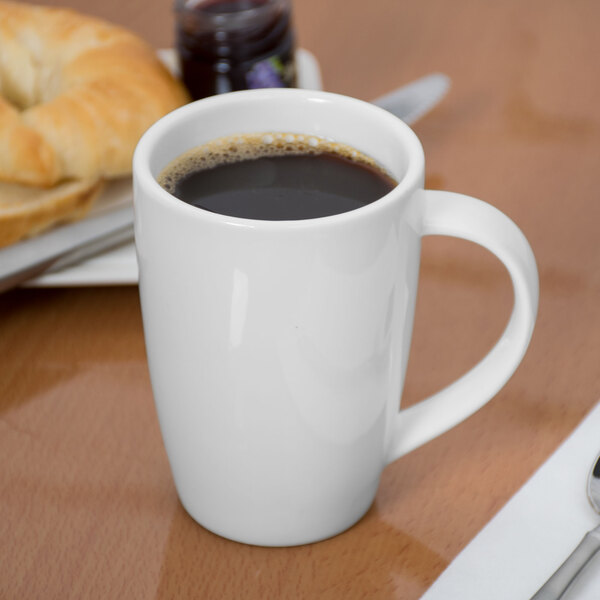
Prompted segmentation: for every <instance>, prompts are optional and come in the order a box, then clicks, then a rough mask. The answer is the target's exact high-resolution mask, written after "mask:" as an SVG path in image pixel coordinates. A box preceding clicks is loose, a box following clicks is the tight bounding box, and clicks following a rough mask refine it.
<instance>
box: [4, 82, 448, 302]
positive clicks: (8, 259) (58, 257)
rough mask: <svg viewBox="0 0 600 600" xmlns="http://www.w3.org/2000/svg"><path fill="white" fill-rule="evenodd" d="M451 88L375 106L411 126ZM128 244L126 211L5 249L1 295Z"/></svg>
mask: <svg viewBox="0 0 600 600" xmlns="http://www.w3.org/2000/svg"><path fill="white" fill-rule="evenodd" d="M449 85H450V79H449V78H448V77H447V76H446V75H442V74H441V73H434V74H431V75H427V76H425V77H422V78H421V79H418V80H417V81H414V82H412V83H409V84H407V85H404V86H402V87H400V88H398V89H397V90H394V91H393V92H390V93H389V94H386V95H385V96H381V97H380V98H377V99H376V100H374V104H376V105H378V106H381V107H382V108H384V109H386V110H388V111H389V112H391V113H393V114H394V115H396V116H397V117H399V118H400V119H402V120H403V121H405V122H406V123H408V124H411V123H413V122H414V121H416V120H417V119H418V118H419V117H421V116H423V115H424V114H425V113H426V112H427V111H429V110H431V108H433V107H434V106H435V105H436V104H437V103H438V102H439V101H440V100H441V99H442V98H443V96H444V95H445V94H446V92H447V91H448V88H449ZM132 239H133V209H132V208H131V207H126V208H121V209H119V210H115V211H112V212H107V213H104V214H101V215H100V216H97V217H88V218H86V219H84V220H83V221H79V222H77V223H73V224H69V225H63V226H61V227H57V228H55V229H52V230H51V231H49V232H48V233H44V234H41V235H38V236H36V237H34V238H32V239H29V240H25V241H23V242H19V243H17V244H14V245H12V246H9V247H7V248H4V249H2V250H0V292H4V291H6V290H8V289H10V288H12V287H15V286H17V285H19V284H21V283H23V282H24V281H27V280H28V279H33V278H34V277H37V276H39V275H41V274H42V273H44V272H50V271H57V270H59V269H62V268H64V267H67V266H69V265H72V264H75V263H77V262H80V261H82V260H84V259H86V258H90V257H91V256H94V255H96V254H99V253H100V252H103V251H106V250H109V249H111V248H113V247H115V246H117V245H119V244H122V243H124V242H126V241H130V240H132Z"/></svg>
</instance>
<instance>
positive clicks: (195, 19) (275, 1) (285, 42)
mask: <svg viewBox="0 0 600 600" xmlns="http://www.w3.org/2000/svg"><path fill="white" fill-rule="evenodd" d="M175 23H176V25H175V27H176V30H175V36H176V45H177V51H178V55H179V61H180V67H181V75H182V78H183V82H184V84H185V85H186V87H187V88H188V90H189V92H190V94H191V96H192V97H193V98H194V99H198V98H204V97H206V96H212V95H214V94H222V93H225V92H230V91H234V90H245V89H252V88H266V87H295V86H296V68H295V61H294V51H295V34H294V28H293V24H292V5H291V0H176V2H175Z"/></svg>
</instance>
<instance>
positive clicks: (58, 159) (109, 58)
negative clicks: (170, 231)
mask: <svg viewBox="0 0 600 600" xmlns="http://www.w3.org/2000/svg"><path fill="white" fill-rule="evenodd" d="M188 100H189V97H188V94H187V92H186V90H185V88H184V87H183V85H182V84H181V83H180V82H179V81H178V80H176V79H175V78H174V77H173V76H172V75H171V74H170V72H169V71H168V70H167V69H166V68H165V67H164V66H163V65H162V63H161V62H160V61H159V60H158V58H157V56H156V54H155V52H154V50H153V49H152V48H151V47H150V46H149V45H148V44H146V42H144V41H143V40H142V39H140V38H139V37H137V36H136V35H134V34H133V33H131V32H129V31H127V30H125V29H124V28H122V27H118V26H116V25H113V24H110V23H107V22H105V21H102V20H100V19H97V18H94V17H91V16H86V15H83V14H80V13H77V12H75V11H72V10H69V9H63V8H50V7H43V6H35V5H31V4H21V3H16V2H3V1H0V182H4V183H7V184H8V183H10V184H16V185H25V186H35V187H36V188H40V192H41V191H42V188H49V187H52V186H57V185H59V186H63V185H64V183H65V182H71V181H77V182H84V181H85V182H86V186H84V187H85V189H87V190H88V192H89V191H91V190H92V189H96V188H97V185H96V183H97V182H98V181H99V180H101V179H105V178H112V177H118V176H122V175H126V174H129V173H130V172H131V160H132V156H133V151H134V149H135V146H136V144H137V142H138V140H139V138H140V137H141V135H142V134H143V133H144V131H145V130H146V129H147V128H148V127H149V126H150V125H151V124H152V123H154V122H155V121H156V120H157V119H159V118H160V117H162V116H163V115H165V114H166V113H168V112H170V111H171V110H173V109H175V108H177V107H178V106H180V105H182V104H184V103H185V102H187V101H188ZM75 187H76V188H77V186H75ZM79 187H81V184H80V185H79ZM14 189H15V190H19V192H18V193H17V195H16V197H20V198H25V197H26V198H30V199H31V202H33V198H34V196H35V194H34V195H33V196H32V193H30V191H23V190H20V188H14ZM65 189H69V190H71V188H65ZM81 189H83V188H81ZM11 190H13V188H10V187H6V186H4V188H3V189H0V200H2V199H3V198H6V197H7V193H8V194H9V195H10V193H11ZM25 192H26V193H25ZM70 194H71V195H72V193H71V192H70ZM86 195H87V196H88V197H89V196H90V194H89V193H87V192H86ZM42 196H43V197H48V195H47V194H46V195H44V194H42ZM52 197H53V198H54V197H56V196H55V194H54V195H52ZM34 204H35V202H34ZM13 208H14V207H13ZM2 211H3V202H0V226H1V225H2V220H3V219H2V214H3V213H2ZM28 211H29V209H27V211H26V212H28ZM67 213H68V210H67ZM67 216H68V215H67ZM0 233H1V232H0ZM2 237H3V236H1V235H0V238H2ZM0 245H1V243H0Z"/></svg>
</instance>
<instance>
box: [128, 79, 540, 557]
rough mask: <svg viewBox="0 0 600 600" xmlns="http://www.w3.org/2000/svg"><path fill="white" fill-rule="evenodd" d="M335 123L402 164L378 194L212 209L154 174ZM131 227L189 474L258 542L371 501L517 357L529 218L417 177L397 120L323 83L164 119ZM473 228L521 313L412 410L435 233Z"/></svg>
mask: <svg viewBox="0 0 600 600" xmlns="http://www.w3.org/2000/svg"><path fill="white" fill-rule="evenodd" d="M257 132H292V133H303V134H308V135H315V136H319V137H321V138H331V139H333V140H336V141H339V142H343V143H346V144H349V145H350V146H353V147H354V148H356V149H358V150H359V151H361V152H363V153H365V154H367V155H368V156H370V157H372V158H374V159H375V160H376V161H377V162H378V163H380V164H381V165H382V166H383V167H384V168H385V169H387V170H388V171H389V172H390V173H391V174H392V175H393V176H394V177H395V178H396V180H397V181H398V182H399V183H398V185H397V186H396V187H395V188H394V189H393V190H392V191H391V192H390V193H388V194H387V195H386V196H384V197H383V198H381V199H379V200H377V201H376V202H374V203H372V204H369V205H366V206H364V207H362V208H359V209H357V210H354V211H350V212H347V213H343V214H339V215H335V216H331V217H323V218H317V219H309V220H304V221H258V220H256V221H255V220H249V219H240V218H234V217H229V216H224V215H220V214H215V213H211V212H207V211H204V210H202V209H198V208H196V207H194V206H191V205H188V204H186V203H184V202H182V201H180V200H178V199H176V198H175V197H173V196H171V195H170V194H169V193H168V192H166V191H165V190H164V189H162V188H161V187H160V186H159V184H158V183H157V181H156V177H157V175H158V174H159V172H160V171H161V170H162V168H163V167H164V166H166V165H167V164H168V163H169V162H170V161H171V160H173V159H174V158H176V157H177V156H179V155H180V154H182V153H183V152H185V151H187V150H188V149H190V148H193V147H195V146H198V145H201V144H203V143H205V142H208V141H210V140H213V139H215V138H218V137H221V136H226V135H232V134H236V133H257ZM133 176H134V207H135V240H136V248H137V255H138V264H139V273H140V283H139V286H140V296H141V304H142V314H143V323H144V333H145V340H146V348H147V355H148V363H149V368H150V376H151V383H152V389H153V394H154V399H155V403H156V408H157V412H158V418H159V422H160V427H161V431H162V435H163V439H164V443H165V447H166V450H167V454H168V458H169V462H170V465H171V469H172V472H173V477H174V481H175V485H176V488H177V491H178V494H179V497H180V499H181V502H182V503H183V505H184V507H185V508H186V510H187V511H188V512H189V513H190V515H191V516H192V517H193V518H194V519H195V520H196V521H198V522H199V523H200V524H202V525H203V526H204V527H206V528H207V529H209V530H211V531H213V532H215V533H217V534H219V535H221V536H224V537H227V538H230V539H233V540H237V541H241V542H246V543H250V544H257V545H267V546H288V545H297V544H303V543H308V542H314V541H317V540H321V539H324V538H327V537H330V536H333V535H335V534H337V533H340V532H341V531H343V530H345V529H347V528H348V527H350V526H352V525H353V524H354V523H356V522H357V521H358V520H359V519H360V518H361V517H362V516H363V514H364V513H365V512H366V511H367V510H368V508H369V506H370V505H371V503H372V501H373V499H374V496H375V493H376V490H377V487H378V484H379V479H380V475H381V472H382V470H383V469H384V467H385V466H386V465H387V464H388V463H390V462H391V461H393V460H396V459H397V458H398V457H400V456H402V455H403V454H405V453H407V452H409V451H411V450H413V449H414V448H416V447H417V446H419V445H421V444H423V443H425V442H427V441H428V440H430V439H432V438H434V437H435V436H437V435H440V434H441V433H443V432H444V431H446V430H448V429H449V428H451V427H453V426H454V425H456V424H458V423H459V422H460V421H462V420H463V419H465V418H466V417H468V416H469V415H471V414H472V413H473V412H474V411H476V410H477V409H479V408H480V407H481V406H482V405H483V404H485V403H486V402H487V401H488V400H489V399H490V398H491V397H492V396H493V395H494V394H496V393H497V391H498V390H499V389H500V388H501V387H502V386H503V385H504V384H505V382H506V381H507V380H508V379H509V377H510V376H511V375H512V373H513V372H514V370H515V369H516V367H517V366H518V364H519V363H520V361H521V359H522V357H523V355H524V353H525V351H526V348H527V346H528V344H529V340H530V338H531V334H532V331H533V327H534V323H535V318H536V313H537V303H538V275H537V269H536V264H535V259H534V256H533V253H532V251H531V248H530V246H529V244H528V242H527V240H526V239H525V237H524V236H523V234H522V233H521V231H520V230H519V229H518V228H517V226H516V225H515V224H514V223H513V222H512V221H511V220H510V219H508V217H506V216H505V215H504V214H502V213H501V212H499V211H498V210H497V209H495V208H493V207H492V206H490V205H489V204H486V203H484V202H482V201H480V200H476V199H474V198H471V197H467V196H464V195H461V194H455V193H451V192H441V191H427V190H424V189H423V181H424V156H423V149H422V146H421V144H420V142H419V140H418V139H417V137H416V136H415V134H414V133H413V132H412V130H411V129H410V128H409V127H408V126H406V125H405V124H404V123H403V122H402V121H400V120H399V119H397V118H396V117H394V116H392V115H391V114H389V113H387V112H386V111H384V110H382V109H380V108H377V107H375V106H373V105H371V104H368V103H365V102H362V101H359V100H356V99H352V98H348V97H344V96H339V95H336V94H330V93H326V92H314V91H307V90H298V89H285V90H278V89H269V90H253V91H243V92H234V93H230V94H225V95H221V96H215V97H211V98H207V99H204V100H200V101H198V102H194V103H192V104H189V105H187V106H184V107H182V108H180V109H178V110H176V111H174V112H172V113H171V114H169V115H167V116H166V117H164V118H162V119H161V120H160V121H158V122H157V123H156V124H155V125H153V126H152V127H151V128H150V129H149V130H148V131H147V132H146V134H145V135H144V136H143V138H142V139H141V141H140V143H139V145H138V147H137V149H136V152H135V156H134V164H133ZM425 235H450V236H455V237H458V238H463V239H466V240H470V241H473V242H476V243H478V244H480V245H482V246H484V247H485V248H487V249H488V250H490V251H491V252H492V253H493V254H495V255H496V256H497V257H498V258H499V259H500V260H501V261H502V262H503V263H504V265H505V266H506V268H507V269H508V272H509V274H510V276H511V280H512V284H513V287H514V307H513V311H512V314H511V316H510V320H509V322H508V325H507V327H506V329H505V331H504V333H503V334H502V336H501V337H500V339H499V341H498V342H497V343H496V345H495V346H494V347H493V348H492V350H491V351H490V352H489V353H488V354H487V355H486V356H485V357H484V358H483V359H482V360H481V362H479V363H478V364H477V365H476V366H475V367H474V368H473V369H472V370H470V371H469V372H468V373H467V374H465V375H464V376H463V377H461V378H460V379H458V380H457V381H455V382H453V383H452V384H451V385H449V386H448V387H446V388H445V389H443V390H441V391H440V392H438V393H437V394H434V395H433V396H431V397H429V398H427V399H425V400H423V401H421V402H420V403H418V404H416V405H414V406H411V407H410V408H408V409H403V410H399V401H400V396H401V392H402V386H403V381H404V374H405V370H406V365H407V359H408V354H409V348H410V339H411V333H412V325H413V317H414V308H415V301H416V293H417V280H418V271H419V259H420V248H421V238H422V237H423V236H425Z"/></svg>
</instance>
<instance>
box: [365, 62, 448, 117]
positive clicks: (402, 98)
mask: <svg viewBox="0 0 600 600" xmlns="http://www.w3.org/2000/svg"><path fill="white" fill-rule="evenodd" d="M449 88H450V78H449V77H448V76H447V75H444V74H443V73H431V74H430V75H426V76H425V77H421V78H420V79H417V80H416V81H413V82H412V83H409V84H407V85H403V86H402V87H399V88H398V89H396V90H394V91H392V92H389V93H388V94H385V95H383V96H380V97H379V98H376V99H375V100H373V104H376V105H377V106H379V107H381V108H384V109H385V110H387V111H388V112H391V113H392V114H393V115H396V116H397V117H398V118H400V119H402V120H403V121H404V122H405V123H407V124H408V125H410V124H412V123H414V122H415V121H416V120H417V119H419V118H420V117H422V116H423V115H424V114H425V113H426V112H428V111H430V110H431V109H432V108H433V107H434V106H435V105H436V104H437V103H438V102H439V101H440V100H441V99H442V98H443V97H444V96H445V95H446V93H447V92H448V89H449Z"/></svg>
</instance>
